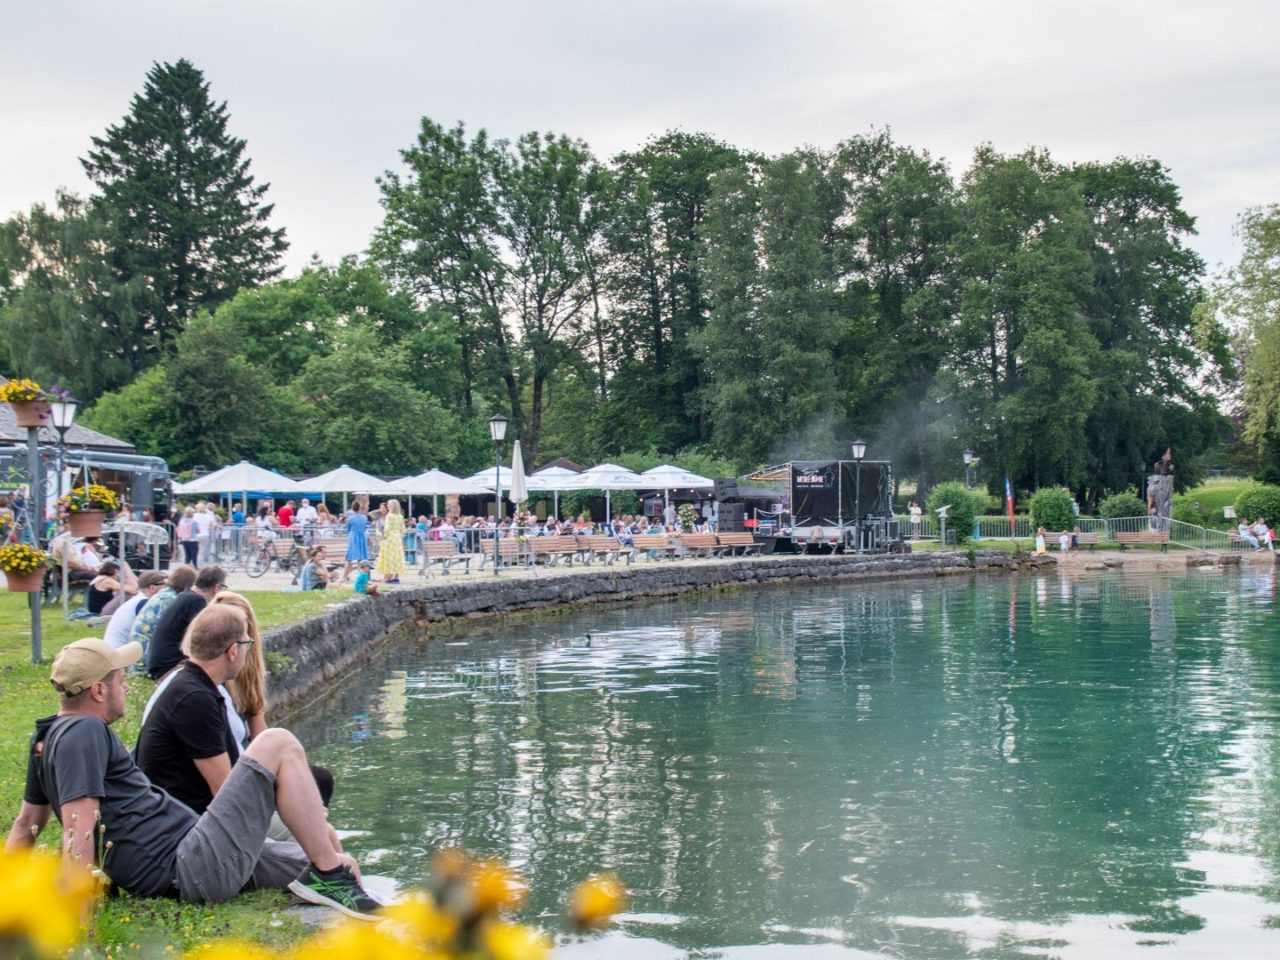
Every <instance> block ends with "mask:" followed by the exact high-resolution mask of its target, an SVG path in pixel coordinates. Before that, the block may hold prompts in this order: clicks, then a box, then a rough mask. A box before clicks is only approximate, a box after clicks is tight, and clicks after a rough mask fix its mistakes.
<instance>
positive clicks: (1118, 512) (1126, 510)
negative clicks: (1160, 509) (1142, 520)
mask: <svg viewBox="0 0 1280 960" xmlns="http://www.w3.org/2000/svg"><path fill="white" fill-rule="evenodd" d="M1146 515H1147V505H1146V504H1145V503H1143V502H1142V501H1141V500H1139V499H1138V498H1137V497H1136V496H1134V494H1133V493H1132V491H1129V490H1126V491H1125V492H1124V493H1113V494H1112V495H1111V496H1109V497H1107V499H1105V500H1103V501H1102V502H1101V503H1100V504H1098V516H1100V517H1102V518H1103V519H1104V520H1114V519H1116V518H1117V517H1145V516H1146Z"/></svg>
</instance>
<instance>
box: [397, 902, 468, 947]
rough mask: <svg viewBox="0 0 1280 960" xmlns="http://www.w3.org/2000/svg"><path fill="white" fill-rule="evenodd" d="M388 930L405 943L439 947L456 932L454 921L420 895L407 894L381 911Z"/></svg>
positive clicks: (456, 926)
mask: <svg viewBox="0 0 1280 960" xmlns="http://www.w3.org/2000/svg"><path fill="white" fill-rule="evenodd" d="M382 914H383V916H385V917H386V918H387V921H388V923H389V925H390V926H392V927H393V928H394V929H397V930H398V931H399V936H401V938H402V939H405V940H411V941H414V942H417V943H423V944H429V945H432V946H439V945H441V944H444V943H447V942H448V941H449V940H450V939H452V937H453V936H454V934H456V933H457V932H458V921H457V920H455V919H454V918H453V917H451V916H449V915H448V914H446V913H442V912H441V911H440V910H439V909H438V908H437V907H436V905H435V903H433V902H432V901H431V899H430V898H429V897H427V896H425V895H424V894H421V893H411V894H408V895H406V896H404V897H402V898H401V899H400V900H399V901H397V902H396V903H394V904H392V905H391V906H389V907H386V908H385V909H384V910H383V911H382Z"/></svg>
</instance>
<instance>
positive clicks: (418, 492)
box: [396, 467, 486, 514]
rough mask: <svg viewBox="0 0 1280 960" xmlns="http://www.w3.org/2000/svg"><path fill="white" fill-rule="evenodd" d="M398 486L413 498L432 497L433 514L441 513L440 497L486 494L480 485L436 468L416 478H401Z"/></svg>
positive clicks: (397, 482)
mask: <svg viewBox="0 0 1280 960" xmlns="http://www.w3.org/2000/svg"><path fill="white" fill-rule="evenodd" d="M396 486H397V487H399V488H400V489H401V490H403V491H404V492H405V493H407V494H409V496H411V497H413V496H418V497H430V498H431V512H432V513H434V514H439V513H440V511H439V509H438V504H437V500H436V498H437V497H439V496H442V495H443V496H448V495H449V494H451V493H466V494H473V495H474V494H483V493H485V492H486V488H485V487H483V486H481V485H480V484H478V483H473V482H471V481H470V480H463V479H462V478H461V477H455V476H454V475H453V474H451V473H445V472H444V471H443V470H437V469H436V468H435V467H432V468H431V469H430V470H427V471H426V472H424V473H420V474H418V475H417V476H415V477H401V478H400V479H399V480H397V481H396Z"/></svg>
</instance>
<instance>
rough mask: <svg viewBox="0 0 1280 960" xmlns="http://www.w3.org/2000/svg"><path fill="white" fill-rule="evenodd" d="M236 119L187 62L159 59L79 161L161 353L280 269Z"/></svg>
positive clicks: (150, 339) (276, 238)
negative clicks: (230, 125)
mask: <svg viewBox="0 0 1280 960" xmlns="http://www.w3.org/2000/svg"><path fill="white" fill-rule="evenodd" d="M228 119H229V116H228V113H227V106H226V104H225V103H215V102H214V101H213V100H212V99H211V98H210V97H209V84H208V83H207V82H206V81H205V79H204V75H203V74H202V73H201V72H200V71H199V70H197V69H196V68H195V66H193V65H192V64H191V63H190V62H189V61H187V60H179V61H178V62H177V63H173V64H169V63H158V64H155V65H154V66H153V67H152V68H151V70H150V71H149V72H148V73H147V78H146V82H145V84H144V85H143V89H142V92H141V93H140V94H138V95H136V96H135V97H134V98H133V102H132V103H131V104H130V109H129V113H128V114H127V115H126V116H125V117H124V118H123V119H122V120H121V121H120V123H119V124H117V125H114V126H111V127H108V128H107V130H106V132H105V134H104V135H103V136H101V137H94V138H93V146H94V149H92V150H91V151H89V155H88V156H87V157H86V158H85V159H84V160H82V161H81V162H82V165H83V166H84V170H85V173H86V174H87V175H88V177H89V179H90V180H91V181H93V183H94V184H95V185H96V186H97V187H98V188H99V190H100V195H99V197H98V198H97V200H96V206H97V207H98V209H100V210H101V211H102V212H103V213H104V214H105V216H106V217H107V218H108V219H109V220H110V222H111V223H112V224H113V225H114V227H115V229H116V230H117V231H118V233H119V236H118V239H117V241H116V244H115V246H114V248H113V252H112V260H113V266H114V268H115V273H116V275H117V277H119V278H120V279H121V280H122V281H125V282H130V281H133V280H141V281H142V283H143V287H144V290H145V296H144V297H143V301H142V321H143V336H144V338H145V343H146V346H147V347H148V348H149V349H151V350H153V351H159V350H163V349H165V348H167V347H168V346H169V345H170V344H172V343H173V342H174V341H175V340H176V339H177V337H178V335H179V334H180V333H181V331H182V330H183V328H184V327H185V325H186V322H187V320H188V318H189V317H191V316H192V315H194V314H195V312H196V311H197V310H200V309H211V308H213V307H215V306H217V305H218V304H219V303H222V302H223V301H225V300H228V299H230V298H231V297H232V296H234V295H235V293H236V292H237V291H238V290H240V289H241V288H242V287H248V286H256V285H258V284H261V283H263V282H265V281H267V280H270V279H271V278H273V277H275V276H276V275H277V274H279V272H280V267H279V266H278V265H277V263H278V261H279V258H280V256H281V254H283V253H284V251H285V249H286V248H287V244H286V243H285V239H284V231H283V230H272V229H270V228H269V227H268V226H267V222H268V220H269V219H270V216H271V209H272V208H271V205H270V204H266V203H263V197H264V195H265V194H266V190H267V186H266V184H262V185H255V184H254V182H253V177H252V176H250V174H249V161H248V159H246V158H245V157H244V148H245V142H244V141H243V140H239V139H237V138H235V137H232V136H230V134H228V132H227V121H228ZM139 346H141V344H139Z"/></svg>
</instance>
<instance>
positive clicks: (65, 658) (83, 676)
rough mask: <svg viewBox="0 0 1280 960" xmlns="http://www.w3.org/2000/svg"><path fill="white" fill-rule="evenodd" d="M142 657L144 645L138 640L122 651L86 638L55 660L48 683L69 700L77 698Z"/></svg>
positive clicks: (127, 645) (73, 644) (99, 640)
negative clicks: (111, 674) (106, 677)
mask: <svg viewBox="0 0 1280 960" xmlns="http://www.w3.org/2000/svg"><path fill="white" fill-rule="evenodd" d="M141 657H142V644H140V643H138V642H137V641H136V640H135V641H134V642H133V643H126V644H125V645H124V646H123V647H113V646H111V644H109V643H107V641H105V640H103V639H101V638H100V637H85V638H84V639H83V640H76V641H74V642H72V643H68V644H67V645H66V646H65V647H63V648H62V652H61V653H59V654H58V655H57V656H56V657H54V658H53V669H52V671H51V672H50V673H49V682H50V683H52V684H53V688H54V689H55V690H57V691H58V692H59V693H61V694H65V695H66V696H75V695H76V694H77V693H79V692H80V691H81V690H86V689H88V688H89V687H90V686H92V685H93V684H95V683H97V682H98V681H99V680H101V679H102V678H103V677H105V676H106V675H107V674H109V673H110V672H111V671H112V670H123V669H124V668H125V667H128V666H131V665H132V664H135V663H137V662H138V660H139V659H141Z"/></svg>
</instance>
